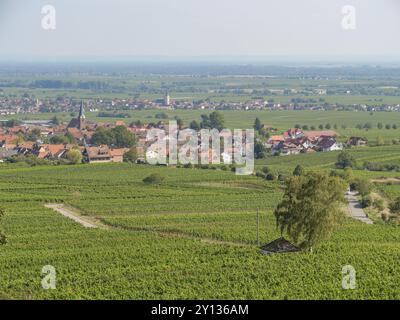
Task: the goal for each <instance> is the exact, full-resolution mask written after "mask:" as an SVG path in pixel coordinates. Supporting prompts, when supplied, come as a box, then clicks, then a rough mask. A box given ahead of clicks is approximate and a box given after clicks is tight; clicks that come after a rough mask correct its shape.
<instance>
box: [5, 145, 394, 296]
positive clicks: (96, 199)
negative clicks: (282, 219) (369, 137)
mask: <svg viewBox="0 0 400 320" xmlns="http://www.w3.org/2000/svg"><path fill="white" fill-rule="evenodd" d="M376 150H378V149H376ZM368 151H369V149H358V150H357V149H355V150H352V153H353V154H354V156H355V157H356V158H357V159H359V160H360V161H363V160H369V161H375V160H371V159H375V158H376V161H385V158H386V159H391V161H396V160H397V161H398V160H399V158H400V157H397V155H396V150H395V149H393V147H391V148H389V147H381V149H379V151H380V153H379V154H380V156H379V157H378V156H376V155H377V153H376V152H372V153H371V152H368ZM336 156H337V154H336V155H335V153H334V152H333V153H329V154H328V153H327V154H320V155H319V156H318V157H316V156H315V155H300V156H298V157H288V158H285V159H283V158H279V159H276V158H273V159H268V160H269V162H268V163H266V161H265V160H264V162H260V163H257V167H260V166H262V165H265V164H268V165H269V166H271V168H273V170H276V171H283V172H285V173H287V174H289V172H291V171H293V168H294V166H295V165H296V164H297V163H303V164H304V165H305V166H306V167H311V166H312V167H314V168H315V169H319V170H331V169H332V168H333V163H334V162H335V159H336ZM278 160H279V161H278ZM151 173H159V174H161V175H162V176H164V177H165V181H164V182H163V183H162V185H147V184H145V183H143V181H142V180H143V178H145V177H146V176H148V175H149V174H151ZM357 174H360V175H364V176H366V177H379V176H384V175H390V174H391V175H392V176H395V175H396V173H388V172H384V173H383V172H364V171H357ZM0 178H1V179H0V205H1V207H3V208H4V209H5V216H4V219H3V220H2V222H1V223H2V227H3V229H4V231H5V233H6V235H7V238H8V244H7V245H4V246H0V298H9V299H13V298H14V299H15V298H24V299H42V298H44V299H101V298H104V299H179V298H181V299H195V298H199V299H217V298H220V299H355V298H361V299H367V298H374V299H399V298H400V289H399V284H400V266H399V264H398V261H399V258H400V229H399V228H396V227H391V226H387V225H384V224H379V223H378V224H375V225H371V226H370V225H365V224H362V223H360V222H357V221H353V220H351V219H350V218H349V219H347V220H346V221H345V223H344V224H343V225H342V226H341V228H340V229H339V231H337V232H336V233H335V234H334V235H333V237H332V238H330V239H329V240H328V241H326V242H324V243H323V244H322V245H321V246H320V247H318V248H317V249H316V250H315V251H314V252H313V253H309V252H301V253H293V254H281V255H273V256H264V255H261V254H260V253H259V250H258V249H257V247H256V211H257V208H259V209H260V225H261V234H260V236H261V240H262V242H263V243H264V242H267V241H271V240H274V239H276V238H277V237H279V236H280V235H279V232H278V231H277V230H276V227H275V220H274V218H273V214H272V212H273V210H274V208H275V206H276V204H277V203H278V201H279V199H280V198H281V196H282V190H281V186H280V184H279V182H277V181H272V182H271V181H266V180H264V179H260V178H257V177H255V176H236V175H235V174H233V173H232V172H229V171H222V170H206V169H184V168H167V167H152V166H146V165H128V164H104V165H92V166H90V165H80V166H43V167H32V168H24V167H15V166H6V165H4V166H2V167H0ZM391 190H392V189H391ZM391 192H392V191H391ZM393 192H398V194H400V189H398V191H397V189H396V190H394V191H393ZM46 203H64V204H66V205H68V206H71V207H73V208H75V209H76V210H79V212H80V213H81V214H83V215H87V216H89V217H95V218H98V219H99V220H100V221H101V222H102V223H104V224H107V225H108V226H110V228H109V229H107V230H102V229H85V228H84V227H82V226H81V225H80V224H78V223H76V222H74V221H72V220H70V219H68V218H65V217H63V216H62V215H61V214H58V213H56V212H55V211H53V210H51V209H48V208H45V207H44V205H45V204H46ZM45 265H52V266H54V267H55V268H56V271H57V288H56V289H55V290H44V289H42V286H41V280H42V275H41V270H42V267H43V266H45ZM345 265H352V266H354V268H355V269H356V272H357V289H355V290H343V289H342V274H341V271H342V268H343V266H345Z"/></svg>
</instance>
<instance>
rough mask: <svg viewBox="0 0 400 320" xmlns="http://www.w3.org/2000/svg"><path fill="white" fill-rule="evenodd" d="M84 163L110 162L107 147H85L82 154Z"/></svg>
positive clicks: (110, 157) (110, 158)
mask: <svg viewBox="0 0 400 320" xmlns="http://www.w3.org/2000/svg"><path fill="white" fill-rule="evenodd" d="M83 156H84V158H85V161H87V162H89V163H106V162H112V156H111V154H110V149H109V147H108V146H107V145H101V146H98V147H86V148H85V151H84V153H83Z"/></svg>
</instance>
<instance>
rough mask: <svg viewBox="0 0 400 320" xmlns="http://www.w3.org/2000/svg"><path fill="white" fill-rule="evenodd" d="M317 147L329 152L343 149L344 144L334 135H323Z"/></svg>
mask: <svg viewBox="0 0 400 320" xmlns="http://www.w3.org/2000/svg"><path fill="white" fill-rule="evenodd" d="M316 148H317V149H318V150H319V151H322V152H329V151H337V150H343V145H342V144H341V143H338V142H337V141H336V139H334V138H332V137H321V138H319V139H318V141H317V144H316Z"/></svg>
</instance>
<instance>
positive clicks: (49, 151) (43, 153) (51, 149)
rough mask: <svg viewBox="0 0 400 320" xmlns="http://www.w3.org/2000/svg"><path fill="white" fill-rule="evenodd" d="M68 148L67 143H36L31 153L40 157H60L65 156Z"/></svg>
mask: <svg viewBox="0 0 400 320" xmlns="http://www.w3.org/2000/svg"><path fill="white" fill-rule="evenodd" d="M69 149H70V147H68V145H67V144H36V145H35V146H34V148H33V151H32V154H34V155H36V156H37V157H38V158H40V159H56V158H57V159H60V158H63V157H64V156H66V154H67V153H68V151H69Z"/></svg>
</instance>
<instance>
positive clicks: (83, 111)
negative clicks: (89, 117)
mask: <svg viewBox="0 0 400 320" xmlns="http://www.w3.org/2000/svg"><path fill="white" fill-rule="evenodd" d="M79 119H85V108H84V104H83V100H82V102H81V107H80V109H79Z"/></svg>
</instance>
